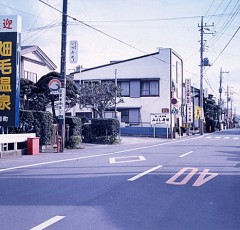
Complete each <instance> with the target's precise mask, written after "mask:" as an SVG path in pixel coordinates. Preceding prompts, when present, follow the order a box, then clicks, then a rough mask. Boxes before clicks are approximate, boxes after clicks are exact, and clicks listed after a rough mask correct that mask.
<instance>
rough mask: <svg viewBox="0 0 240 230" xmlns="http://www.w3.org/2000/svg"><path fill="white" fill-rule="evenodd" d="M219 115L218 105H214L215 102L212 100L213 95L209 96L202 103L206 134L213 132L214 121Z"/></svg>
mask: <svg viewBox="0 0 240 230" xmlns="http://www.w3.org/2000/svg"><path fill="white" fill-rule="evenodd" d="M219 113H220V107H219V105H217V104H216V101H215V100H214V99H213V95H211V94H209V95H208V97H207V98H205V101H204V114H205V120H206V131H207V132H214V131H215V127H216V121H217V120H218V115H219Z"/></svg>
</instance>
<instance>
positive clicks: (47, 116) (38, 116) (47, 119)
mask: <svg viewBox="0 0 240 230" xmlns="http://www.w3.org/2000/svg"><path fill="white" fill-rule="evenodd" d="M52 124H53V117H52V114H51V113H49V112H42V111H33V110H20V125H19V127H17V128H13V127H12V128H9V133H36V136H37V137H40V145H46V144H50V143H51V138H52Z"/></svg>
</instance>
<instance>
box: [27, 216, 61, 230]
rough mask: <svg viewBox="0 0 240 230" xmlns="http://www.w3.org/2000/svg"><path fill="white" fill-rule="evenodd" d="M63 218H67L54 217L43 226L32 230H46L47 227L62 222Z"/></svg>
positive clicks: (40, 225)
mask: <svg viewBox="0 0 240 230" xmlns="http://www.w3.org/2000/svg"><path fill="white" fill-rule="evenodd" d="M63 218H65V216H54V217H53V218H51V219H49V220H47V221H45V222H43V223H42V224H39V225H38V226H36V227H34V228H31V229H30V230H42V229H45V228H47V227H49V226H50V225H52V224H55V223H56V222H58V221H60V220H62V219H63Z"/></svg>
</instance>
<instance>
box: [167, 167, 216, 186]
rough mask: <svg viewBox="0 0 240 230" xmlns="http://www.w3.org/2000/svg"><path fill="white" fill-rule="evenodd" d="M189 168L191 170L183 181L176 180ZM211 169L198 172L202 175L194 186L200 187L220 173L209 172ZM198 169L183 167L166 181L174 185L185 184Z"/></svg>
mask: <svg viewBox="0 0 240 230" xmlns="http://www.w3.org/2000/svg"><path fill="white" fill-rule="evenodd" d="M189 170H191V171H190V172H189V173H188V174H187V175H186V176H185V177H184V178H183V179H182V180H181V181H176V180H177V179H178V178H179V177H180V176H181V175H182V174H184V173H185V172H186V171H189ZM209 170H210V169H204V170H203V171H202V172H199V173H198V174H200V175H199V176H198V178H197V179H196V181H195V182H194V183H193V185H192V186H195V187H199V186H201V185H203V184H205V183H206V182H208V181H210V180H211V179H213V178H214V177H216V176H218V175H219V173H209ZM197 171H198V168H183V169H181V170H180V171H179V172H177V173H176V174H175V175H174V176H172V177H171V178H170V179H169V180H167V181H166V182H165V183H166V184H172V185H185V184H186V183H188V181H189V180H190V179H191V178H192V177H193V176H194V175H195V174H196V173H197Z"/></svg>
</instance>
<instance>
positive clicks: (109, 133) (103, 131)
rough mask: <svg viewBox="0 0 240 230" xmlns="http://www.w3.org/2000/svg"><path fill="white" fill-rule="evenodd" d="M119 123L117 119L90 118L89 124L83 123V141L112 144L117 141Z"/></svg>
mask: <svg viewBox="0 0 240 230" xmlns="http://www.w3.org/2000/svg"><path fill="white" fill-rule="evenodd" d="M119 129H120V124H119V121H118V120H117V119H106V118H97V119H91V124H85V125H84V133H83V136H84V140H83V141H84V142H87V143H96V144H113V143H115V142H116V141H117V138H118V135H119Z"/></svg>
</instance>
